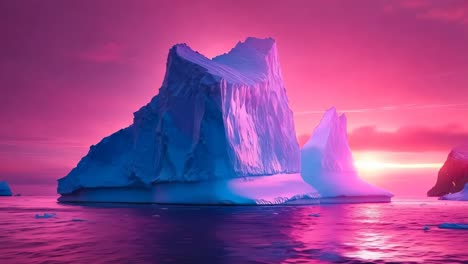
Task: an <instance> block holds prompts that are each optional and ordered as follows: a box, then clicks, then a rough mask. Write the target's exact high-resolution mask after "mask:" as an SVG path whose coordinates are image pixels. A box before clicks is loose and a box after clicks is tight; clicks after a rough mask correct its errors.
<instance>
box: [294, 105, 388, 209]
mask: <svg viewBox="0 0 468 264" xmlns="http://www.w3.org/2000/svg"><path fill="white" fill-rule="evenodd" d="M346 126H347V125H346V116H345V114H341V115H339V114H338V112H337V111H336V108H334V107H332V108H330V109H328V110H327V111H326V112H325V114H324V115H323V117H322V119H321V121H320V123H319V124H318V125H317V127H316V128H315V129H314V132H313V133H312V136H311V137H310V139H309V140H308V141H307V143H306V144H305V145H304V147H303V148H302V151H301V175H302V178H303V179H304V181H306V182H307V183H309V184H311V185H312V186H314V187H315V188H316V189H317V191H318V192H319V193H320V195H322V197H339V196H348V197H363V196H366V197H370V196H372V197H380V198H379V199H381V201H388V200H389V199H390V197H392V194H391V193H389V192H387V191H385V190H383V189H381V188H379V187H376V186H373V185H371V184H369V183H367V182H365V181H363V180H362V179H360V178H359V176H358V173H357V170H356V168H355V166H354V162H353V157H352V153H351V149H350V148H349V145H348V138H347V131H346V130H347V127H346Z"/></svg>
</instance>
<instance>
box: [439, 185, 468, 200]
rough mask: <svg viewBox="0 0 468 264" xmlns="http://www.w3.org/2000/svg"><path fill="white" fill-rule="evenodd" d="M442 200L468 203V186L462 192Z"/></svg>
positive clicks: (450, 194)
mask: <svg viewBox="0 0 468 264" xmlns="http://www.w3.org/2000/svg"><path fill="white" fill-rule="evenodd" d="M440 200H453V201H468V184H465V187H464V188H463V189H462V190H461V191H459V192H456V193H449V194H446V195H444V196H442V197H440Z"/></svg>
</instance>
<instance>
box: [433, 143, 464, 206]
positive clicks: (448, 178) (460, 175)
mask: <svg viewBox="0 0 468 264" xmlns="http://www.w3.org/2000/svg"><path fill="white" fill-rule="evenodd" d="M466 183H468V146H459V147H456V148H454V149H452V151H450V153H449V155H448V157H447V160H446V161H445V163H444V165H443V166H442V168H441V169H440V170H439V174H438V176H437V181H436V184H435V185H434V187H432V188H431V189H430V190H429V191H428V192H427V196H436V197H439V196H443V195H446V194H450V193H458V192H460V191H462V190H463V188H464V186H465V189H466V185H465V184H466Z"/></svg>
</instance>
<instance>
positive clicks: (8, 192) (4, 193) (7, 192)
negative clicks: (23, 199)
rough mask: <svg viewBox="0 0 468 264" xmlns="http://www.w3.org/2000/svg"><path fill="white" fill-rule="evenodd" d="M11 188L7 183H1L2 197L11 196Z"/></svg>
mask: <svg viewBox="0 0 468 264" xmlns="http://www.w3.org/2000/svg"><path fill="white" fill-rule="evenodd" d="M11 195H12V193H11V189H10V186H9V185H8V183H7V182H6V181H0V196H11Z"/></svg>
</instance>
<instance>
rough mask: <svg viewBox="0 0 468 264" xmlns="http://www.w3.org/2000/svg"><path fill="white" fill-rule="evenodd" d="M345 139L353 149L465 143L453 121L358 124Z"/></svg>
mask: <svg viewBox="0 0 468 264" xmlns="http://www.w3.org/2000/svg"><path fill="white" fill-rule="evenodd" d="M309 137H310V135H306V134H304V135H299V136H298V137H297V139H298V142H299V145H301V146H302V145H304V144H305V143H306V142H307V140H308V139H309ZM348 139H349V144H350V146H351V149H352V150H353V151H385V152H429V151H443V152H448V151H450V150H451V149H452V148H453V147H456V146H459V145H468V131H467V130H466V129H463V128H462V127H461V126H459V125H456V124H451V125H450V124H449V125H445V126H436V127H430V126H403V127H400V128H398V129H395V130H381V129H379V128H377V127H375V126H362V127H358V128H356V129H354V130H352V131H351V132H349V133H348Z"/></svg>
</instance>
